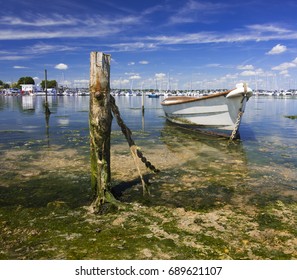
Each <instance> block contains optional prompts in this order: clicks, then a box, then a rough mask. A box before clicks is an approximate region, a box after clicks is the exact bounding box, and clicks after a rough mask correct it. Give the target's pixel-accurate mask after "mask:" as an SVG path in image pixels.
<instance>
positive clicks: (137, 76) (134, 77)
mask: <svg viewBox="0 0 297 280" xmlns="http://www.w3.org/2000/svg"><path fill="white" fill-rule="evenodd" d="M129 79H130V80H139V79H141V77H140V76H139V75H138V74H137V75H133V76H131V77H129Z"/></svg>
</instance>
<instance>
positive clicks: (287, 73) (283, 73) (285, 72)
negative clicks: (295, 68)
mask: <svg viewBox="0 0 297 280" xmlns="http://www.w3.org/2000/svg"><path fill="white" fill-rule="evenodd" d="M279 74H280V75H285V76H287V75H289V71H288V70H283V71H281V72H279Z"/></svg>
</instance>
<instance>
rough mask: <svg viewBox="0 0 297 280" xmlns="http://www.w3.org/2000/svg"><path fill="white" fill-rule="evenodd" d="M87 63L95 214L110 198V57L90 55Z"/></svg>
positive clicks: (99, 53)
mask: <svg viewBox="0 0 297 280" xmlns="http://www.w3.org/2000/svg"><path fill="white" fill-rule="evenodd" d="M90 59H91V63H90V113H89V127H90V151H91V187H92V191H93V194H94V201H93V203H92V206H93V210H94V211H95V212H98V211H100V209H101V206H102V205H103V204H104V203H105V202H106V200H108V199H107V198H108V197H110V195H111V194H110V192H109V191H110V188H111V182H110V180H111V178H110V133H111V123H112V114H111V107H110V55H107V54H104V53H101V52H91V56H90Z"/></svg>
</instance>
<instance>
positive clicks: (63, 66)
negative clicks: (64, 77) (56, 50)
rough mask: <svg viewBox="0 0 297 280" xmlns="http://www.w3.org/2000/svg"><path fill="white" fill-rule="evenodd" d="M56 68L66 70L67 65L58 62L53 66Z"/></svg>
mask: <svg viewBox="0 0 297 280" xmlns="http://www.w3.org/2000/svg"><path fill="white" fill-rule="evenodd" d="M55 68H56V69H58V70H67V69H68V65H67V64H64V63H59V64H57V65H56V66H55Z"/></svg>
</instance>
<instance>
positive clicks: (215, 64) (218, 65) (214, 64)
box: [206, 63, 221, 68]
mask: <svg viewBox="0 0 297 280" xmlns="http://www.w3.org/2000/svg"><path fill="white" fill-rule="evenodd" d="M220 66H221V64H219V63H209V64H206V67H215V68H216V67H220Z"/></svg>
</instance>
